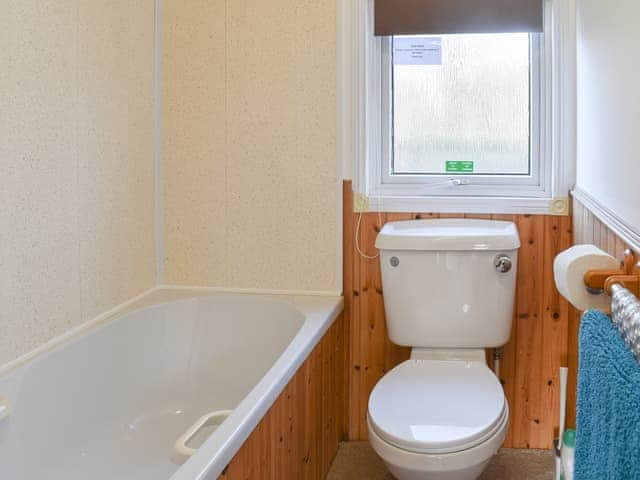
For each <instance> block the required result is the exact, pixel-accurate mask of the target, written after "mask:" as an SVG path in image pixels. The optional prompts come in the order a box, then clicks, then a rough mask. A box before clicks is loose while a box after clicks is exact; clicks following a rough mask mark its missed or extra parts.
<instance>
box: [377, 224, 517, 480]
mask: <svg viewBox="0 0 640 480" xmlns="http://www.w3.org/2000/svg"><path fill="white" fill-rule="evenodd" d="M376 247H377V248H378V249H379V250H380V263H381V269H382V285H383V290H384V304H385V313H386V320H387V328H388V331H389V337H390V340H391V341H392V342H394V343H395V344H397V345H402V346H409V347H412V350H411V358H410V359H409V360H407V361H406V362H404V363H401V364H400V365H398V366H397V367H395V368H394V369H393V370H391V371H389V372H388V373H387V374H386V375H384V377H383V378H382V379H381V380H380V381H379V382H378V383H377V385H376V386H375V387H374V389H373V391H372V393H371V395H370V397H369V405H368V412H367V425H368V432H369V441H370V443H371V446H372V447H373V449H374V450H375V452H376V453H377V454H378V455H379V456H380V457H381V458H382V460H383V461H384V462H385V464H386V466H387V468H388V469H389V471H390V472H391V473H392V474H393V475H394V476H395V477H396V478H397V479H398V480H431V479H437V480H471V479H475V478H477V477H478V476H479V475H480V474H481V473H482V471H483V470H484V469H485V468H486V466H487V464H488V463H489V461H490V460H491V458H492V457H493V455H495V454H496V452H497V451H498V450H499V449H500V447H501V446H502V444H503V442H504V439H505V436H506V434H507V429H508V426H509V406H508V404H507V401H506V399H505V396H504V391H503V389H502V386H501V384H500V381H499V380H498V378H497V377H496V376H495V374H494V373H493V371H492V370H490V369H489V367H488V366H487V363H486V359H485V348H491V347H500V346H502V345H504V344H505V343H507V341H508V340H509V335H510V333H511V321H512V316H513V304H514V298H515V286H516V268H517V260H518V249H519V247H520V239H519V236H518V231H517V229H516V226H515V225H514V224H513V223H511V222H503V221H491V220H470V219H438V220H416V221H406V222H391V223H387V224H386V225H385V226H384V227H383V229H382V230H381V232H380V233H379V235H378V237H377V239H376Z"/></svg>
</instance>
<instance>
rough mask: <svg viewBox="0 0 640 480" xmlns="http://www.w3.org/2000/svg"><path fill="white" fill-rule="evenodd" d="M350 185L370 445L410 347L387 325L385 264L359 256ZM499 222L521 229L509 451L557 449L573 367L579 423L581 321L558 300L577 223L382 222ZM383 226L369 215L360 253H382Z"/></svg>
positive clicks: (509, 382)
mask: <svg viewBox="0 0 640 480" xmlns="http://www.w3.org/2000/svg"><path fill="white" fill-rule="evenodd" d="M352 206H353V199H352V191H351V184H350V182H345V185H344V291H345V305H346V307H345V315H346V320H347V321H348V322H349V328H350V341H349V371H348V379H349V412H348V414H349V438H350V439H353V440H357V439H366V438H367V427H366V422H365V415H366V412H367V402H368V399H369V394H370V392H371V389H372V388H373V386H374V385H375V384H376V382H377V381H378V380H379V379H380V378H381V377H382V376H383V375H384V374H385V372H387V371H389V369H391V368H393V367H394V366H395V365H397V364H398V363H399V362H401V361H403V360H405V359H406V358H408V356H409V349H408V348H400V347H398V346H396V345H394V344H392V343H391V342H390V341H389V339H388V336H387V329H386V325H385V316H384V305H383V289H382V283H381V278H380V267H379V263H378V260H377V259H376V260H368V259H365V258H362V257H361V256H360V255H358V253H357V252H356V251H355V248H354V238H355V224H356V220H357V214H354V212H353V210H352ZM440 217H442V218H445V217H446V218H453V217H455V218H460V217H468V218H492V219H499V220H509V221H513V222H514V223H516V224H517V226H518V230H519V232H520V239H521V242H522V247H521V249H520V252H519V257H518V258H519V265H518V279H517V294H516V305H515V314H514V318H513V329H512V334H511V340H510V341H509V343H508V344H507V345H506V346H505V348H504V357H503V360H502V362H501V366H500V380H501V381H502V383H503V385H504V389H505V392H506V396H507V399H508V401H509V406H510V409H511V412H510V429H509V434H508V437H507V441H506V446H508V447H516V448H550V447H551V443H552V440H553V438H554V429H555V428H556V427H557V423H558V416H559V415H558V408H559V407H558V403H559V368H560V366H561V365H563V366H564V365H567V364H568V366H569V368H570V377H571V379H570V385H569V399H568V406H569V410H568V423H569V424H573V423H574V422H575V420H574V419H575V374H576V371H577V368H576V367H577V331H578V320H579V317H578V314H577V312H575V311H573V310H572V309H571V308H570V306H569V304H568V303H567V302H566V301H565V300H564V299H563V298H561V297H560V295H559V294H558V292H557V290H556V288H555V285H554V280H553V260H554V258H555V256H556V255H557V254H558V253H559V252H561V251H562V250H564V249H566V248H568V247H570V246H571V245H572V229H571V218H570V217H554V216H544V215H537V216H532V215H439V214H437V213H435V214H434V213H423V214H413V213H383V214H382V215H381V219H382V223H385V222H389V221H395V220H410V219H415V218H440ZM381 227H382V225H381V224H380V223H379V220H378V214H377V213H367V214H364V215H363V216H362V223H361V227H360V235H361V236H360V248H361V250H362V251H363V252H364V253H365V254H368V255H374V254H375V253H376V251H375V248H374V241H375V238H376V235H377V233H378V231H379V230H380V228H381Z"/></svg>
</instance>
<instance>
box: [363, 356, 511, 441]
mask: <svg viewBox="0 0 640 480" xmlns="http://www.w3.org/2000/svg"><path fill="white" fill-rule="evenodd" d="M505 415H506V402H505V398H504V392H503V390H502V386H501V385H500V382H499V381H498V379H497V378H496V376H495V375H494V374H493V372H492V371H491V370H489V368H488V367H487V366H486V365H484V364H482V363H478V362H467V361H435V360H408V361H406V362H404V363H402V364H400V365H398V366H397V367H396V368H394V369H393V370H391V371H390V372H389V373H387V374H386V375H385V376H384V377H383V378H382V380H380V382H378V384H377V385H376V386H375V388H374V389H373V392H372V393H371V396H370V397H369V422H370V424H371V427H372V428H373V429H374V430H375V433H377V434H378V435H379V436H380V437H381V438H382V439H383V440H385V441H386V442H388V443H391V444H392V445H395V446H397V447H399V448H402V449H405V450H409V451H412V452H420V453H449V452H457V451H462V450H466V449H467V448H471V447H474V446H476V445H478V444H480V443H482V442H483V441H484V440H486V439H487V438H488V437H489V436H491V435H492V434H493V433H494V432H495V431H496V430H497V429H498V428H499V427H500V425H502V424H503V423H504V416H505Z"/></svg>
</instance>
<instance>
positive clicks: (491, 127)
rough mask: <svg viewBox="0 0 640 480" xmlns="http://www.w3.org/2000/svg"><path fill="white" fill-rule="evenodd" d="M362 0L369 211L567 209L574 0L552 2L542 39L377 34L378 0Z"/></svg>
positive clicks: (364, 178) (360, 134) (363, 156)
mask: <svg viewBox="0 0 640 480" xmlns="http://www.w3.org/2000/svg"><path fill="white" fill-rule="evenodd" d="M523 1H525V2H526V1H527V0H523ZM360 2H361V3H360V5H361V7H360V8H361V10H360V14H361V15H363V16H364V17H365V18H367V21H366V22H354V24H353V25H355V26H354V27H352V28H355V29H356V30H358V29H359V30H358V31H359V32H360V37H359V38H360V40H359V41H358V42H352V45H355V46H356V48H360V50H359V51H357V52H356V53H354V55H359V56H360V58H359V59H358V62H360V63H359V64H360V67H359V68H356V69H355V70H353V72H352V73H351V74H350V75H352V76H355V77H356V78H355V80H356V82H355V83H354V86H353V90H352V91H353V92H354V95H356V96H358V97H359V100H358V101H356V102H353V104H352V105H353V106H354V109H359V110H356V111H354V113H353V114H352V115H353V118H355V119H356V125H355V130H354V135H355V136H356V144H355V146H354V147H353V148H354V149H355V152H356V164H355V165H354V176H353V179H354V189H355V191H356V194H360V195H356V198H357V199H359V200H358V201H359V202H360V203H359V205H366V206H367V207H366V208H369V209H378V208H379V209H382V210H386V211H438V212H457V213H465V212H473V213H547V212H549V211H552V213H566V211H567V209H568V191H569V188H570V187H571V186H572V184H573V176H574V169H573V162H574V158H573V157H574V148H575V146H574V145H573V143H574V142H573V140H572V136H573V131H574V128H575V127H574V122H575V119H574V113H573V109H574V103H573V102H574V97H573V96H574V92H573V91H572V89H571V87H570V86H571V85H572V82H571V80H572V79H573V75H574V71H573V69H574V57H575V52H574V50H573V48H574V47H573V43H572V35H573V28H574V26H573V25H574V23H573V22H574V16H573V13H572V11H571V8H570V6H571V2H570V0H545V1H544V2H543V3H544V6H545V7H544V15H543V23H544V28H542V32H539V31H535V29H532V31H531V32H525V31H523V32H521V33H519V32H518V31H514V32H509V33H484V32H483V33H456V34H438V35H422V34H413V33H411V34H407V33H405V32H402V33H403V34H394V35H389V34H380V33H379V32H377V36H376V35H374V33H373V28H374V27H373V23H374V17H375V16H374V14H373V12H372V1H371V0H360ZM414 3H415V2H414ZM494 3H495V2H494ZM381 4H382V2H381ZM442 5H443V6H445V7H442V8H443V9H446V5H448V4H447V3H442ZM406 18H407V17H406V16H405V17H402V18H401V19H400V20H399V21H406ZM448 18H450V17H448V16H442V17H441V19H440V20H441V21H444V20H443V19H445V20H446V19H448ZM387 23H393V22H387ZM385 27H386V26H383V28H385ZM392 27H394V26H393V25H392ZM377 28H378V26H377V25H376V29H377ZM385 35H386V36H385ZM363 40H364V41H363ZM354 72H355V73H354ZM358 79H360V82H359V83H358ZM565 95H566V98H565ZM358 122H360V123H358ZM567 157H568V158H567ZM375 199H377V201H376V200H375Z"/></svg>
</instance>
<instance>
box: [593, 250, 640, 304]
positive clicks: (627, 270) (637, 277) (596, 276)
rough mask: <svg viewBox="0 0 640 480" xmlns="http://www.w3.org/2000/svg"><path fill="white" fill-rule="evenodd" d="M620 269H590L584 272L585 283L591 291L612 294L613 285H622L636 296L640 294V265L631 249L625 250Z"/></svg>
mask: <svg viewBox="0 0 640 480" xmlns="http://www.w3.org/2000/svg"><path fill="white" fill-rule="evenodd" d="M620 266H621V268H620V269H619V270H589V271H587V273H585V274H584V284H585V285H586V286H587V288H588V289H589V291H592V292H601V291H605V292H607V293H608V294H611V286H612V285H614V284H618V285H622V286H623V287H624V288H626V289H627V290H629V291H630V292H631V293H633V294H634V295H636V296H640V266H639V265H638V262H637V261H636V256H635V254H634V253H633V252H632V251H631V250H625V252H624V260H623V261H622V262H621V265H620Z"/></svg>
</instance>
